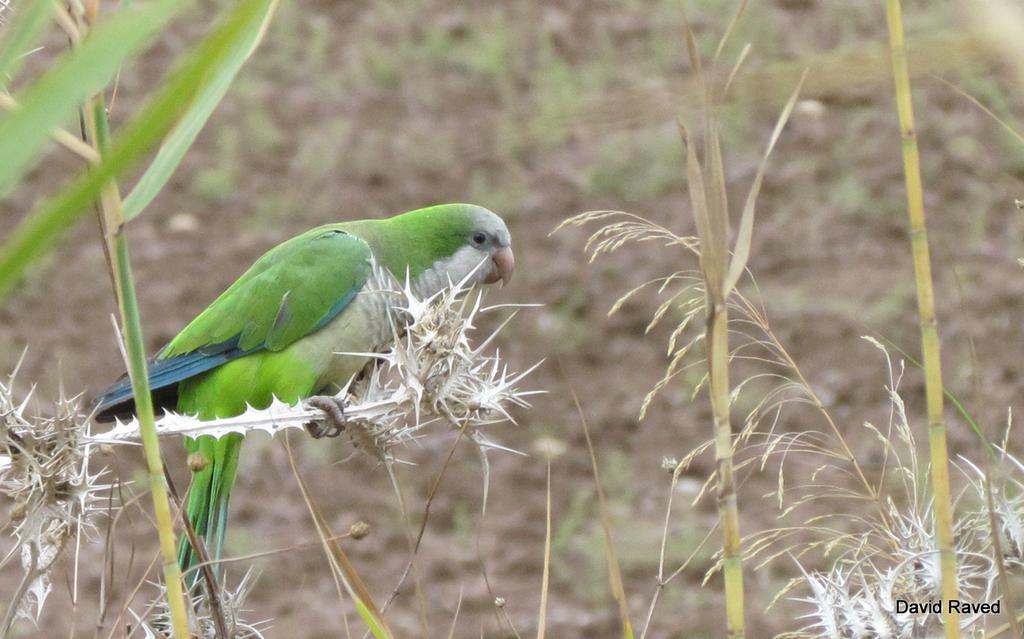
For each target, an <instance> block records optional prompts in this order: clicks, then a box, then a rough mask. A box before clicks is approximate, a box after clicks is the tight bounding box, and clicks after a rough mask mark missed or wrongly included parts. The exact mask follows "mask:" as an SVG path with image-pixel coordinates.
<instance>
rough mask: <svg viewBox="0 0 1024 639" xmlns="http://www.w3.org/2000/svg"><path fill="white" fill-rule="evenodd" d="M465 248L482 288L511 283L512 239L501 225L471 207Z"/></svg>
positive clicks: (493, 216)
mask: <svg viewBox="0 0 1024 639" xmlns="http://www.w3.org/2000/svg"><path fill="white" fill-rule="evenodd" d="M466 247H467V248H468V249H470V250H472V251H473V252H474V253H475V255H474V257H475V258H476V262H477V263H478V264H479V263H480V262H483V264H482V265H480V267H479V273H480V275H479V278H478V279H479V280H482V281H483V282H484V283H485V284H494V283H495V282H498V281H500V282H501V283H502V285H504V284H506V283H507V282H508V281H509V280H511V279H512V271H514V270H515V268H516V258H515V256H514V255H513V254H512V236H511V235H509V232H508V227H507V226H505V221H504V220H502V219H501V218H500V217H498V215H497V214H495V213H493V212H491V211H488V210H487V209H485V208H482V207H473V210H472V211H471V213H470V215H469V221H468V224H467V233H466Z"/></svg>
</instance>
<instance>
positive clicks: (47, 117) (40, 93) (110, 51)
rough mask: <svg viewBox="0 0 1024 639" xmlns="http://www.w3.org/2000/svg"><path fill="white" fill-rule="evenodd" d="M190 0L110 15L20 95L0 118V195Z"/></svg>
mask: <svg viewBox="0 0 1024 639" xmlns="http://www.w3.org/2000/svg"><path fill="white" fill-rule="evenodd" d="M187 4H188V3H184V2H177V1H175V0H156V1H155V2H153V3H151V4H147V5H144V6H142V7H141V8H138V9H131V10H126V11H124V12H121V13H119V14H117V15H115V16H113V17H111V18H110V19H109V20H107V21H106V22H104V23H103V24H101V25H99V26H98V27H96V29H95V30H94V31H93V32H92V33H91V34H90V35H89V37H88V38H86V39H85V41H83V42H82V44H81V45H80V46H78V47H76V48H75V49H74V50H72V51H70V52H69V53H67V54H66V55H64V56H63V57H62V59H61V60H60V61H59V62H57V63H56V64H55V65H54V66H53V67H52V68H51V69H50V70H49V71H47V72H46V73H45V74H44V75H43V76H42V77H41V78H40V79H39V80H37V81H36V82H34V83H33V84H32V85H31V86H29V87H28V88H26V89H25V90H24V91H22V92H21V93H20V94H19V95H18V97H17V101H18V103H19V104H20V105H21V106H20V108H18V109H16V110H14V111H11V112H9V113H7V114H6V116H5V117H3V119H0V158H4V161H3V162H2V163H0V196H4V195H6V194H7V193H9V192H10V190H11V188H12V187H13V186H14V184H15V182H16V181H17V180H18V178H20V177H21V175H22V174H23V173H24V171H25V170H26V169H27V168H28V166H29V165H30V164H31V162H32V161H33V160H34V159H35V158H36V156H37V155H38V154H39V153H40V151H42V149H43V147H44V146H45V145H46V143H47V142H48V141H49V138H50V131H52V130H53V129H55V128H57V127H58V126H60V125H61V124H63V123H64V122H65V121H66V120H68V119H69V118H70V117H71V116H72V115H73V114H74V113H75V111H76V110H77V109H78V105H79V104H81V103H82V102H84V101H85V100H86V98H88V97H89V96H91V95H92V94H94V93H96V92H97V91H99V90H100V89H101V88H102V87H104V86H106V84H107V82H109V81H110V79H111V78H113V77H114V74H115V73H116V72H117V69H118V68H119V67H120V65H121V64H122V63H123V62H124V61H125V60H127V59H128V58H130V57H131V56H132V55H134V54H135V53H138V52H139V51H141V50H142V49H143V48H144V47H145V46H146V45H147V44H148V43H149V42H151V41H152V40H153V38H154V37H155V36H156V35H157V34H159V33H160V31H161V29H162V28H163V26H164V25H166V24H167V23H168V22H169V21H170V20H171V18H173V17H174V16H175V15H177V13H178V12H179V11H181V8H182V7H183V6H186V5H187Z"/></svg>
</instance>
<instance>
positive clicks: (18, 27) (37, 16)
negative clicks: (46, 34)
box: [0, 0, 54, 86]
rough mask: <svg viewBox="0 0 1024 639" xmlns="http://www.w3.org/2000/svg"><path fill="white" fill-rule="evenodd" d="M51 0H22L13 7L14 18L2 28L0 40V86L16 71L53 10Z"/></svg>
mask: <svg viewBox="0 0 1024 639" xmlns="http://www.w3.org/2000/svg"><path fill="white" fill-rule="evenodd" d="M53 4H54V3H53V0H24V1H23V2H21V3H20V4H19V5H18V7H17V8H16V9H15V13H14V18H13V19H12V20H11V22H10V23H9V24H8V26H7V27H6V28H5V29H4V31H3V33H4V35H5V36H6V37H5V38H3V40H0V86H4V85H5V84H6V83H7V80H8V79H9V78H11V79H12V78H14V76H16V75H17V73H18V68H19V67H20V66H21V63H22V61H23V60H24V56H25V54H26V53H28V52H29V51H30V50H31V49H32V47H33V46H35V44H36V42H38V41H39V37H40V36H41V35H42V33H43V30H44V29H45V28H46V25H47V24H49V21H50V16H51V14H52V12H53Z"/></svg>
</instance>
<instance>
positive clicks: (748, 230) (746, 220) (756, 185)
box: [725, 69, 807, 297]
mask: <svg viewBox="0 0 1024 639" xmlns="http://www.w3.org/2000/svg"><path fill="white" fill-rule="evenodd" d="M806 79H807V70H806V69H805V70H804V72H803V75H801V76H800V81H799V82H797V84H796V88H795V89H793V93H792V94H791V95H790V96H789V100H788V101H786V106H785V107H783V109H782V113H781V114H780V115H779V119H778V120H777V121H776V122H775V129H774V130H773V131H772V135H771V138H769V140H768V147H767V148H766V149H765V151H764V155H763V156H761V162H760V163H759V164H758V166H757V174H756V175H755V176H754V182H753V183H752V184H751V185H750V191H749V192H748V193H747V201H746V202H745V203H744V204H743V215H742V216H741V217H740V228H739V231H738V232H737V234H736V244H735V246H734V248H733V252H732V261H731V262H730V263H729V274H728V275H727V276H726V278H725V295H726V297H728V295H729V293H731V292H732V289H733V288H734V287H735V286H736V283H737V282H739V280H740V277H741V276H742V275H743V270H744V269H746V268H747V260H748V259H749V258H750V241H751V238H752V237H753V234H754V209H755V205H756V203H757V196H758V194H759V193H760V192H761V182H762V181H764V172H765V169H766V168H767V167H768V156H770V155H771V154H772V149H774V148H775V143H776V142H778V141H779V136H780V135H782V129H783V128H784V127H785V126H786V122H788V121H789V116H790V114H791V113H793V107H795V106H796V99H797V97H798V96H799V95H800V88H801V87H803V85H804V80H806Z"/></svg>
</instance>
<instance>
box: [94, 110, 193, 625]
mask: <svg viewBox="0 0 1024 639" xmlns="http://www.w3.org/2000/svg"><path fill="white" fill-rule="evenodd" d="M85 124H86V130H87V131H88V133H89V136H90V138H91V140H92V141H93V144H94V145H95V146H96V150H97V151H98V152H99V153H100V155H101V156H102V155H103V154H104V153H106V152H108V151H109V147H110V133H109V124H108V122H107V115H106V109H105V105H104V101H103V98H102V96H97V97H95V98H94V99H93V100H92V104H91V108H90V109H87V110H86V117H85ZM100 209H101V211H102V217H103V226H104V241H105V242H106V243H107V248H108V252H109V255H110V259H111V268H112V270H113V271H114V275H115V277H114V289H115V293H116V296H117V306H118V309H119V310H120V314H121V325H122V327H123V330H124V339H125V348H126V350H127V353H128V374H129V376H130V377H131V381H132V392H133V393H134V394H135V415H136V417H137V418H138V420H139V432H140V434H141V436H142V448H143V452H144V455H145V458H146V466H147V470H148V472H149V488H150V493H151V494H152V496H153V511H154V514H155V516H156V524H157V533H158V535H159V538H160V554H161V558H162V560H163V562H162V566H163V573H164V582H165V584H166V587H167V606H168V609H169V610H170V613H171V631H172V634H173V637H174V638H175V639H184V638H186V637H191V634H190V633H189V629H188V609H187V608H186V605H185V593H184V589H183V587H182V580H181V568H180V567H179V566H178V556H177V550H176V549H177V544H176V541H175V539H174V517H173V516H172V514H171V506H170V500H169V498H168V493H167V479H166V477H165V476H164V462H163V458H162V457H161V455H160V440H159V438H158V437H157V434H156V420H155V418H154V415H153V397H152V395H150V390H149V374H148V372H147V367H146V347H145V340H143V337H142V322H141V320H140V319H139V306H138V301H137V299H136V296H135V282H134V278H133V277H132V270H131V259H130V256H129V254H128V238H126V237H125V235H124V232H123V230H124V224H123V217H122V215H121V197H120V193H119V190H118V188H117V183H116V181H114V180H113V179H111V180H109V181H108V182H107V183H106V184H105V185H104V187H103V190H102V191H101V194H100Z"/></svg>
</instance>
